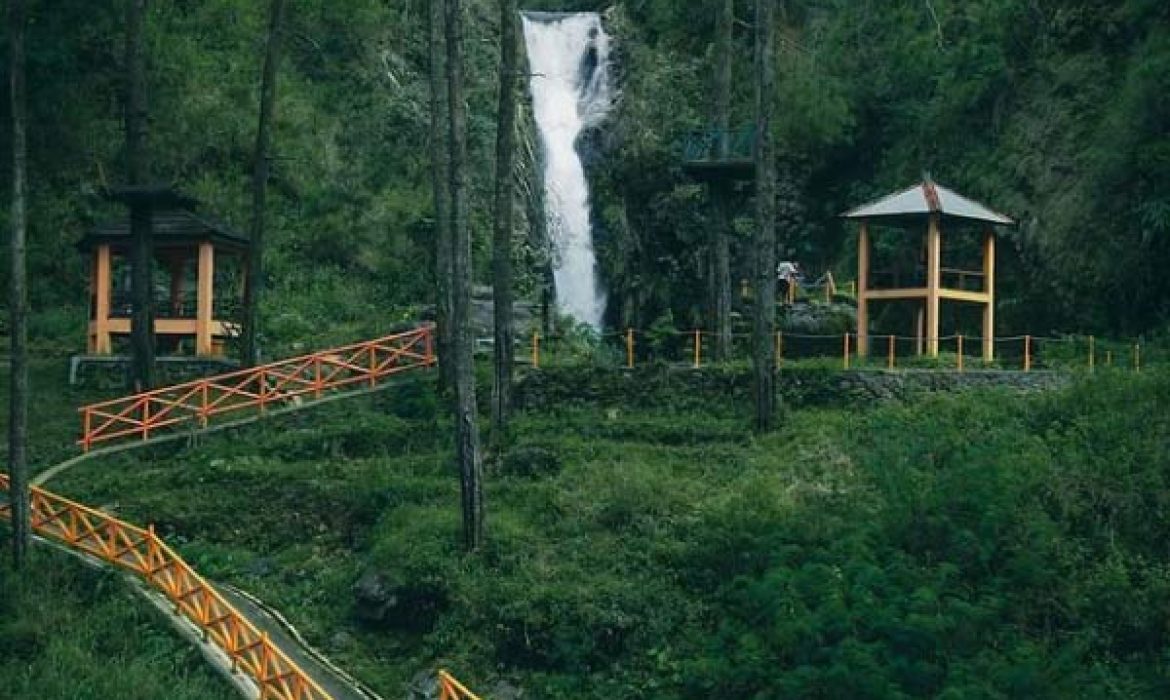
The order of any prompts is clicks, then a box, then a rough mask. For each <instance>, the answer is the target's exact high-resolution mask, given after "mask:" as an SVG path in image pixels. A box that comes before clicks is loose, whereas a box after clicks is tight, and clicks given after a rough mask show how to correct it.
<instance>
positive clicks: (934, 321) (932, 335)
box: [926, 213, 942, 357]
mask: <svg viewBox="0 0 1170 700" xmlns="http://www.w3.org/2000/svg"><path fill="white" fill-rule="evenodd" d="M940 219H941V217H940V216H939V215H938V213H932V214H931V215H930V224H929V226H928V227H927V230H926V333H927V336H926V352H927V354H929V355H930V356H931V357H938V330H939V319H938V302H939V290H940V289H941V287H942V228H941V222H940Z"/></svg>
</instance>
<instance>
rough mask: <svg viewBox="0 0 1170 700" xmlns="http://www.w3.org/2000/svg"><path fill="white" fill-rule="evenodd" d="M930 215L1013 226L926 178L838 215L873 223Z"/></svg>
mask: <svg viewBox="0 0 1170 700" xmlns="http://www.w3.org/2000/svg"><path fill="white" fill-rule="evenodd" d="M930 214H941V215H943V216H948V217H954V218H958V219H968V220H972V221H984V222H987V223H990V224H995V225H1000V226H1011V225H1013V224H1014V223H1015V222H1014V221H1013V220H1012V219H1011V218H1010V217H1008V216H1005V215H1004V214H1000V213H999V212H996V211H994V210H993V209H991V208H990V207H988V206H986V205H984V204H981V203H979V202H977V201H975V200H973V199H971V198H969V197H965V196H963V195H961V194H959V193H958V192H955V191H954V190H952V189H950V188H949V187H945V186H943V185H940V184H938V183H936V182H934V181H933V180H932V179H931V178H930V177H929V176H927V177H926V178H924V179H923V180H922V181H921V182H917V183H915V184H913V185H911V186H910V187H907V188H905V189H902V190H899V191H897V192H894V193H892V194H888V195H885V196H883V197H879V198H878V199H875V200H873V201H870V202H868V203H866V204H863V205H861V206H859V207H855V208H854V209H850V210H849V211H847V212H844V213H843V214H841V217H842V218H845V219H873V218H880V217H908V216H925V215H930Z"/></svg>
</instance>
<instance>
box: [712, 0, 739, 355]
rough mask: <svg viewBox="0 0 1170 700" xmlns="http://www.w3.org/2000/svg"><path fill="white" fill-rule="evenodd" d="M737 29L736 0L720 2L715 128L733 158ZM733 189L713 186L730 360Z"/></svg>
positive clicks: (722, 335)
mask: <svg viewBox="0 0 1170 700" xmlns="http://www.w3.org/2000/svg"><path fill="white" fill-rule="evenodd" d="M734 26H735V0H720V5H719V18H718V22H717V23H716V27H717V29H716V32H717V33H716V39H715V52H716V58H715V60H716V65H715V120H714V121H715V128H716V129H717V130H718V132H719V145H718V147H719V157H720V159H726V158H728V157H729V156H730V155H731V134H730V129H731V68H732V57H733V55H734V54H733V51H732V49H733V47H732V39H733V37H734V33H733V30H734ZM732 195H733V190H732V188H731V187H730V186H729V184H728V183H727V182H725V181H721V180H715V181H713V182H712V183H711V201H712V204H713V205H714V206H713V208H714V212H713V213H714V219H715V225H714V226H712V228H711V231H712V237H711V246H712V249H713V250H712V253H713V255H712V256H711V278H712V291H713V292H714V297H715V298H714V302H715V303H714V321H715V359H716V360H719V361H725V360H728V359H730V358H731V250H730V249H731V241H730V235H731V225H732V222H731V202H730V199H731V197H732Z"/></svg>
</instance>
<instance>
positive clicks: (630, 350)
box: [626, 328, 634, 369]
mask: <svg viewBox="0 0 1170 700" xmlns="http://www.w3.org/2000/svg"><path fill="white" fill-rule="evenodd" d="M626 368H628V369H633V368H634V329H633V328H627V329H626Z"/></svg>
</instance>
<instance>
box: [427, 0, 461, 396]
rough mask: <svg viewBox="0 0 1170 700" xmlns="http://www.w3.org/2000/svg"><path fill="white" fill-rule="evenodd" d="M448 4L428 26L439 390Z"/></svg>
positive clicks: (433, 9) (433, 2)
mask: <svg viewBox="0 0 1170 700" xmlns="http://www.w3.org/2000/svg"><path fill="white" fill-rule="evenodd" d="M444 2H446V0H430V15H429V16H428V20H427V27H428V30H429V33H430V41H429V43H430V71H431V76H430V78H431V79H430V86H431V188H432V190H433V195H434V200H435V326H436V328H435V330H436V336H437V337H436V339H435V340H436V345H437V346H438V347H437V348H436V349H437V350H438V353H439V389H440V391H441V392H446V391H447V390H449V389H450V388H451V387H452V386H453V385H454V383H455V382H454V381H453V378H452V377H453V375H454V368H455V363H454V358H453V357H452V355H451V316H452V308H451V307H452V299H451V190H450V188H449V183H450V180H451V176H450V169H451V154H450V151H449V149H448V145H447V134H446V125H447V119H448V117H447V115H448V111H449V105H448V102H447V80H446V63H447V61H446V56H445V55H444V52H445V48H444V47H445V46H446V41H447V40H446V37H445V35H444V27H445V26H446V18H445V15H444V12H445V8H444Z"/></svg>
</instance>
